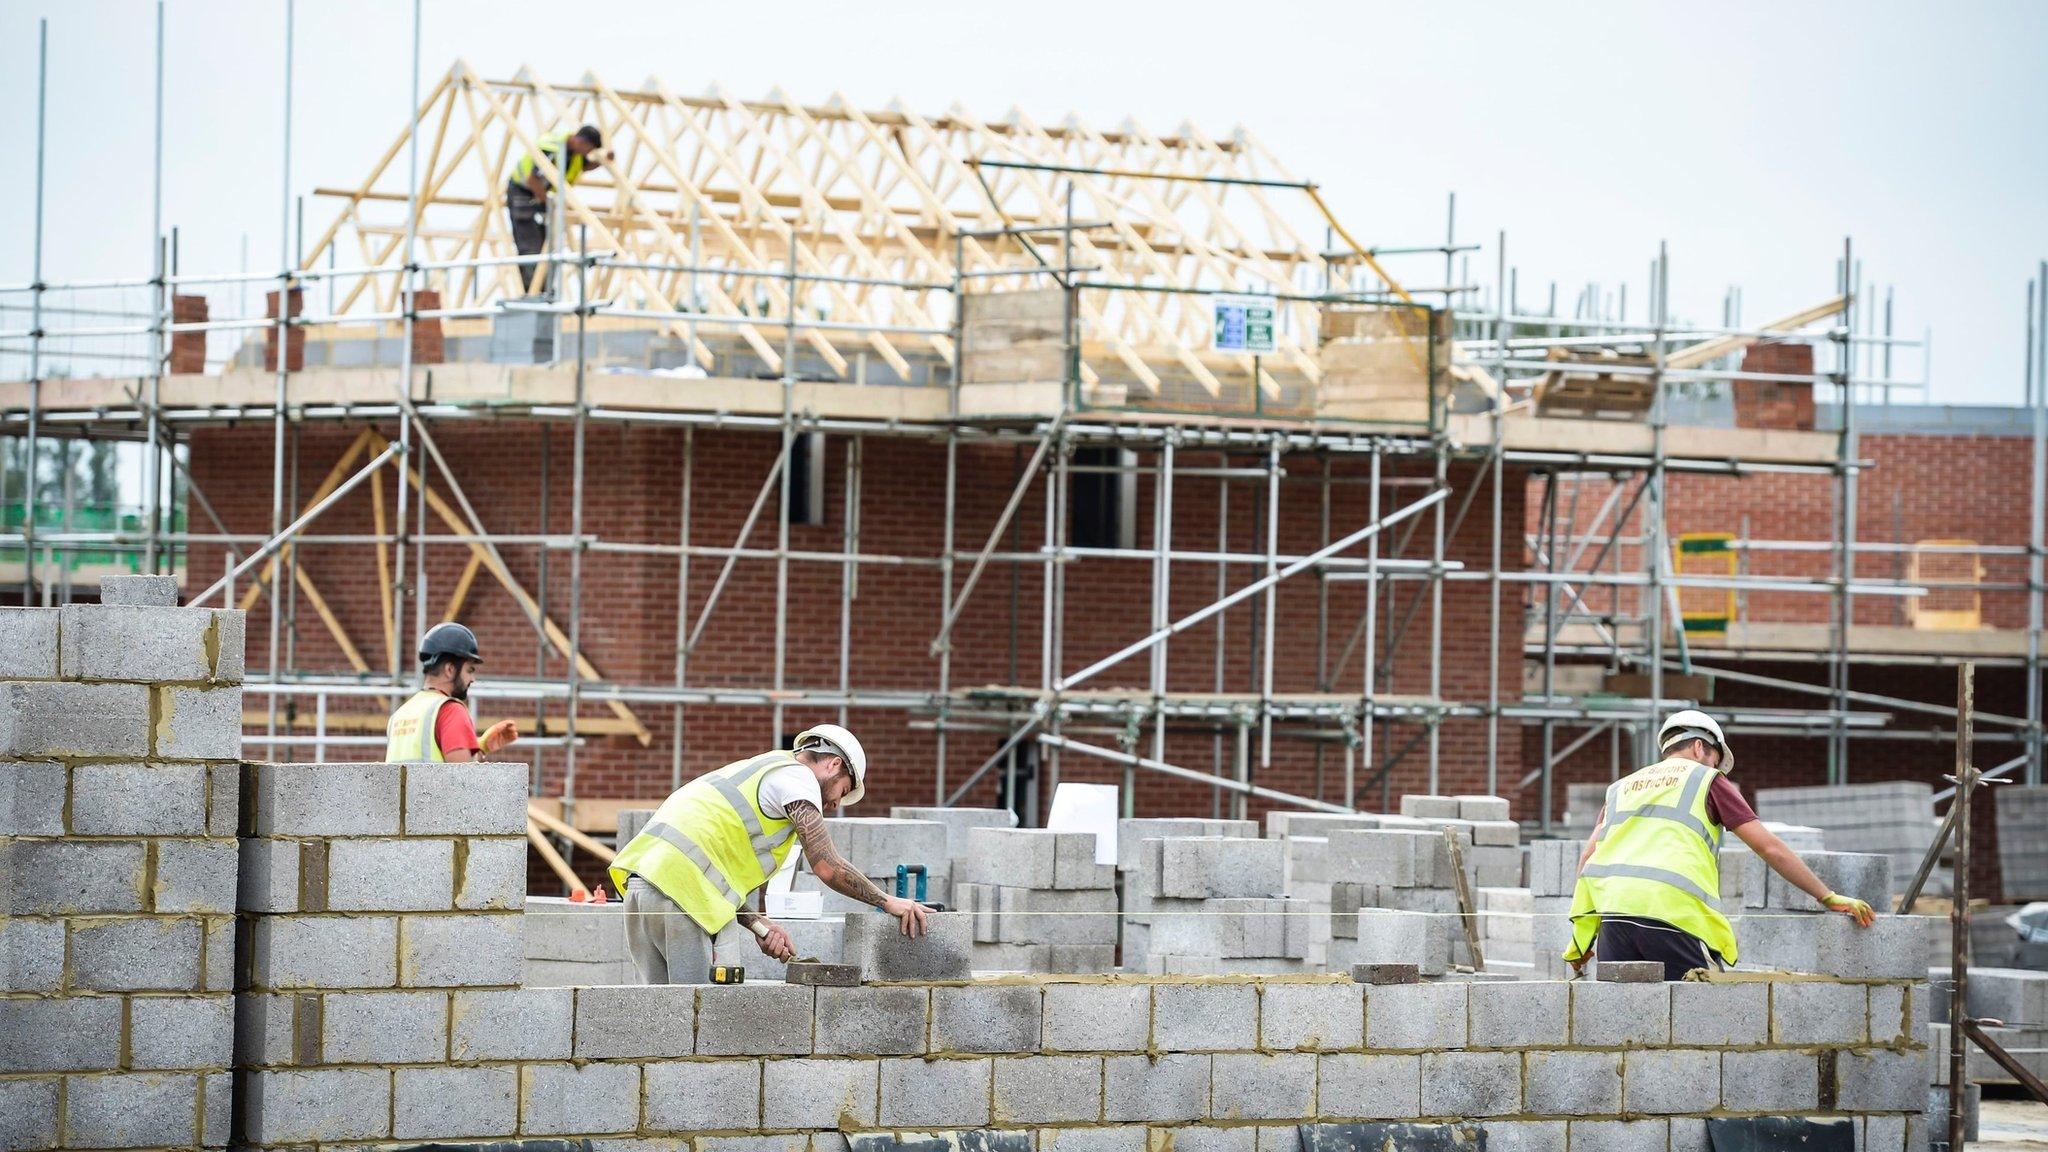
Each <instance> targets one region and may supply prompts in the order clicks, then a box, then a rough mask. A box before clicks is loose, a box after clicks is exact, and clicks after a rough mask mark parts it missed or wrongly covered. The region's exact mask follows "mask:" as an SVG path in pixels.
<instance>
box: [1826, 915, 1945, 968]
mask: <svg viewBox="0 0 2048 1152" xmlns="http://www.w3.org/2000/svg"><path fill="white" fill-rule="evenodd" d="M1814 919H1815V921H1816V923H1815V926H1814V929H1815V933H1816V939H1815V952H1814V962H1815V965H1816V967H1817V968H1818V970H1819V971H1821V972H1826V973H1829V974H1831V975H1834V976H1837V977H1840V978H1842V979H1845V980H1856V979H1867V980H1919V979H1923V978H1924V976H1925V973H1926V972H1927V969H1928V967H1929V964H1928V960H1929V956H1928V941H1929V939H1930V935H1929V933H1928V930H1927V928H1926V926H1925V924H1924V922H1923V921H1921V920H1919V919H1916V918H1915V917H1911V916H1879V917H1878V918H1877V919H1876V920H1875V921H1874V922H1873V923H1872V924H1871V925H1870V927H1868V928H1858V927H1857V926H1856V922H1855V921H1853V920H1851V919H1849V918H1848V917H1847V916H1839V915H1828V916H1817V917H1815V918H1814Z"/></svg>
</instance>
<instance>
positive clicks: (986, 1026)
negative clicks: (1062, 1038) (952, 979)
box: [931, 984, 1045, 1052]
mask: <svg viewBox="0 0 2048 1152" xmlns="http://www.w3.org/2000/svg"><path fill="white" fill-rule="evenodd" d="M1044 1015H1045V1001H1044V997H1043V993H1041V992H1040V990H1039V988H1038V987H1037V986H1036V985H991V984H983V985H974V986H969V987H964V988H948V987H941V988H934V989H932V1034H931V1046H932V1051H934V1052H1030V1051H1034V1050H1036V1049H1037V1048H1038V1041H1039V1027H1040V1023H1041V1021H1042V1020H1043V1018H1044Z"/></svg>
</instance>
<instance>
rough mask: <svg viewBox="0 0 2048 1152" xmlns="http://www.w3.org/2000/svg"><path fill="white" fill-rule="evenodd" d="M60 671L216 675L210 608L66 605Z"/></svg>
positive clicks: (187, 677) (188, 677)
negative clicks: (214, 670)
mask: <svg viewBox="0 0 2048 1152" xmlns="http://www.w3.org/2000/svg"><path fill="white" fill-rule="evenodd" d="M57 612H58V617H59V620H60V622H61V623H60V626H61V627H62V628H63V635H64V645H63V658H62V661H61V663H60V668H61V669H62V672H61V675H63V677H64V678H65V679H67V680H144V681H165V680H180V681H187V682H200V681H206V680H211V679H212V678H213V654H214V647H215V644H216V642H217V640H218V628H217V626H216V624H215V617H216V616H218V615H219V613H218V612H216V611H214V610H211V609H206V608H151V607H145V606H140V605H109V604H66V605H64V606H63V607H62V608H59V609H58V610H57Z"/></svg>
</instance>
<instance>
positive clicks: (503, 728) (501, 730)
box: [477, 720, 519, 752]
mask: <svg viewBox="0 0 2048 1152" xmlns="http://www.w3.org/2000/svg"><path fill="white" fill-rule="evenodd" d="M517 739H519V725H518V724H517V723H515V722H513V721H511V720H500V721H498V722H497V723H496V724H493V725H491V726H490V727H489V728H486V729H484V734H483V735H482V736H480V737H478V739H477V743H479V744H482V745H483V746H484V751H486V752H496V751H497V750H498V749H500V748H503V747H504V746H505V745H507V744H510V743H512V742H513V741H514V740H517Z"/></svg>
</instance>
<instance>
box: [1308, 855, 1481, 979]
mask: <svg viewBox="0 0 2048 1152" xmlns="http://www.w3.org/2000/svg"><path fill="white" fill-rule="evenodd" d="M1457 834H1458V835H1459V836H1460V838H1461V839H1462V838H1463V837H1464V836H1465V835H1468V834H1469V832H1468V831H1467V830H1465V829H1460V830H1458V833H1457ZM1330 859H1331V864H1330V868H1331V874H1332V875H1333V876H1335V877H1337V881H1336V883H1334V884H1333V885H1332V886H1331V890H1330V893H1331V894H1330V919H1329V923H1330V936H1331V940H1330V949H1329V957H1328V964H1329V966H1330V967H1331V968H1332V969H1333V970H1341V969H1345V968H1348V967H1349V966H1350V965H1352V964H1414V965H1416V966H1417V967H1418V968H1419V969H1420V970H1421V972H1422V974H1423V975H1424V976H1441V975H1443V974H1444V973H1445V972H1447V971H1449V970H1450V968H1452V967H1453V966H1456V965H1460V964H1463V965H1468V966H1469V965H1470V964H1471V960H1472V957H1471V951H1470V949H1469V948H1468V947H1467V946H1466V942H1465V929H1464V924H1463V921H1462V920H1461V918H1460V916H1459V908H1458V893H1457V887H1456V885H1457V879H1456V873H1455V872H1454V871H1453V870H1452V867H1451V854H1450V845H1449V843H1448V842H1447V841H1446V840H1445V834H1444V833H1443V832H1442V831H1440V830H1437V829H1432V828H1422V827H1413V828H1408V827H1395V828H1374V829H1356V830H1345V831H1340V832H1335V833H1332V834H1331V836H1330Z"/></svg>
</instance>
